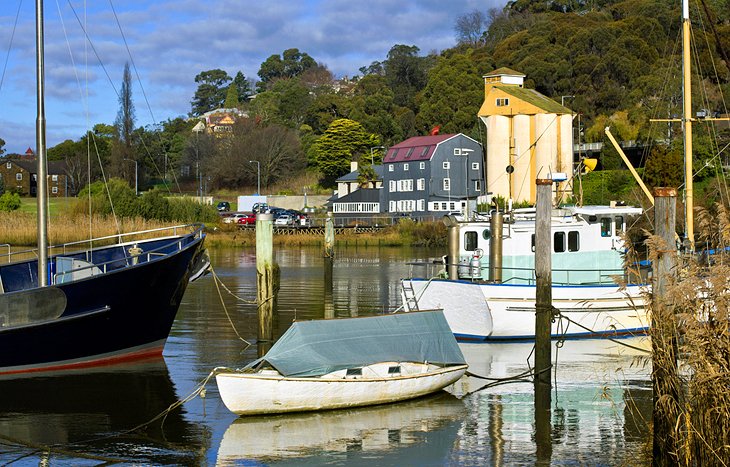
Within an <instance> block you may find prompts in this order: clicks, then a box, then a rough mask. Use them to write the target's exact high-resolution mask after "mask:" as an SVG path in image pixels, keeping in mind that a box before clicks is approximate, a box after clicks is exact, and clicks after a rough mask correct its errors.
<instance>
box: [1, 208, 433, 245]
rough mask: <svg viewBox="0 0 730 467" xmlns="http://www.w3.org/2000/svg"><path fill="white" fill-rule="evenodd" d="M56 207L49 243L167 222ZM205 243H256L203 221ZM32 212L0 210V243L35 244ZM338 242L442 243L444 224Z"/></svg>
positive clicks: (295, 238)
mask: <svg viewBox="0 0 730 467" xmlns="http://www.w3.org/2000/svg"><path fill="white" fill-rule="evenodd" d="M62 212H63V211H59V213H58V214H55V215H53V214H52V215H51V220H50V223H49V226H48V237H49V242H50V243H51V244H52V245H57V244H61V243H67V242H73V241H79V240H84V239H86V238H89V229H91V234H92V235H93V236H94V237H103V236H107V235H115V234H117V233H120V232H121V233H124V232H132V231H137V230H148V229H155V228H160V227H165V226H169V225H175V223H171V222H161V221H149V220H145V219H142V218H139V217H137V218H124V219H120V220H119V221H118V222H119V224H118V225H117V223H116V222H115V221H114V219H113V218H112V217H109V216H101V215H96V216H93V218H92V219H91V223H89V219H88V216H83V215H73V214H65V213H62ZM90 225H91V226H90ZM206 227H207V234H208V238H207V240H206V242H207V244H208V245H209V246H218V247H246V246H254V245H255V244H256V233H255V231H254V229H246V230H241V229H239V228H238V226H236V225H230V224H222V223H215V224H206ZM36 235H37V229H36V215H35V213H30V212H22V211H15V212H0V243H8V244H10V245H13V246H35V244H36V242H37V239H36V238H37V237H36ZM335 240H336V243H337V244H338V245H362V246H371V245H381V246H404V245H412V246H428V247H443V246H445V245H446V227H445V226H444V225H443V224H442V223H441V222H423V223H420V222H419V223H416V222H413V221H410V220H405V221H402V222H400V223H399V224H397V225H395V226H392V227H389V228H386V229H383V230H382V231H379V232H373V233H359V234H355V233H345V234H339V235H337V236H336V239H335ZM274 243H275V244H276V245H323V244H324V236H323V235H321V234H311V235H310V234H302V235H274Z"/></svg>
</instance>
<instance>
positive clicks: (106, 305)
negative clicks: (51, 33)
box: [0, 0, 209, 375]
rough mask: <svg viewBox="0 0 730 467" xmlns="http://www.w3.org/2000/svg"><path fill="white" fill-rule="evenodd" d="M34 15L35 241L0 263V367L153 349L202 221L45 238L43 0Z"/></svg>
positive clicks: (25, 368) (96, 360)
mask: <svg viewBox="0 0 730 467" xmlns="http://www.w3.org/2000/svg"><path fill="white" fill-rule="evenodd" d="M36 18H37V20H36V28H37V31H36V35H37V40H36V46H37V56H36V59H37V70H36V71H37V79H38V86H37V87H38V118H37V123H36V133H37V140H36V143H37V154H38V177H37V179H38V191H37V195H38V249H37V250H35V251H34V253H35V254H34V255H33V259H30V260H25V261H19V262H15V263H8V264H3V265H2V266H0V375H7V374H18V373H28V372H37V371H49V370H64V369H72V368H81V367H89V366H100V365H107V364H110V363H114V362H119V361H128V360H133V359H138V358H146V357H150V356H153V355H160V354H162V349H163V347H164V344H165V341H166V339H167V337H168V335H169V333H170V328H171V327H172V323H173V321H174V319H175V315H176V313H177V310H178V307H179V305H180V300H181V299H182V296H183V294H184V293H185V289H186V287H187V284H188V282H189V281H190V280H191V279H195V278H197V277H199V276H200V275H201V274H202V273H203V272H204V271H205V270H207V268H208V265H209V263H208V260H207V253H206V252H205V249H204V248H203V242H204V239H205V234H204V233H203V226H202V225H191V226H176V227H171V228H170V229H157V230H154V231H144V232H136V233H130V234H122V235H116V236H113V237H106V238H101V239H95V240H86V241H84V242H83V243H82V242H78V243H76V244H67V245H62V246H59V247H51V248H49V247H48V246H47V244H48V242H47V233H46V232H47V223H48V221H47V202H46V194H47V184H48V181H47V177H46V165H47V163H46V148H45V110H44V91H43V87H44V86H43V80H44V78H43V75H44V74H43V1H42V0H36ZM82 245H83V246H84V247H83V248H82ZM49 251H50V252H54V251H55V252H58V253H57V254H55V255H51V256H50V257H49Z"/></svg>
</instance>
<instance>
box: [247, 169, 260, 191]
mask: <svg viewBox="0 0 730 467" xmlns="http://www.w3.org/2000/svg"><path fill="white" fill-rule="evenodd" d="M249 162H250V163H251V164H256V194H257V195H260V194H261V162H259V161H249Z"/></svg>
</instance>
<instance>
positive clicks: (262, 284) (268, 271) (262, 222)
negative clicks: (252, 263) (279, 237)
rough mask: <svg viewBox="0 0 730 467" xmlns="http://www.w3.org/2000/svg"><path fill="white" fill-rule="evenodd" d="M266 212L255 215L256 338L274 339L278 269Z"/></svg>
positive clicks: (271, 231) (269, 216)
mask: <svg viewBox="0 0 730 467" xmlns="http://www.w3.org/2000/svg"><path fill="white" fill-rule="evenodd" d="M273 220H274V219H273V216H272V215H271V214H268V213H259V214H257V215H256V292H257V293H256V301H257V303H258V318H259V328H258V340H259V341H261V342H267V341H268V342H270V341H272V340H273V339H274V331H273V329H274V326H273V318H274V307H275V305H276V292H277V291H278V288H279V278H278V273H279V270H278V268H277V267H276V265H275V264H274V247H273V245H274V243H273V236H274V223H273Z"/></svg>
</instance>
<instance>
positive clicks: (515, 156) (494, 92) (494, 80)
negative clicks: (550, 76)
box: [478, 68, 573, 203]
mask: <svg viewBox="0 0 730 467" xmlns="http://www.w3.org/2000/svg"><path fill="white" fill-rule="evenodd" d="M524 79H525V75H524V74H522V73H519V72H517V71H514V70H511V69H509V68H499V69H497V70H494V71H493V72H491V73H489V74H487V75H485V76H484V102H483V103H482V107H481V108H480V109H479V114H478V115H479V118H480V119H481V120H482V122H483V123H484V125H486V127H487V144H486V145H487V154H486V161H487V167H486V175H487V188H488V190H489V191H490V192H492V193H493V194H494V195H499V196H502V197H504V198H506V199H512V200H515V201H518V202H519V201H528V202H531V203H534V202H535V193H536V185H535V179H537V178H553V179H563V174H564V180H565V181H562V182H560V183H557V184H556V185H557V186H556V190H557V191H558V192H561V193H565V192H569V191H571V190H572V187H571V181H570V180H571V175H572V172H573V113H572V111H571V110H570V109H568V108H567V107H564V106H563V105H561V104H560V103H558V102H555V101H554V100H553V99H551V98H549V97H547V96H545V95H543V94H540V93H539V92H537V91H535V90H534V89H526V88H525V87H524V86H523V83H524Z"/></svg>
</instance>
